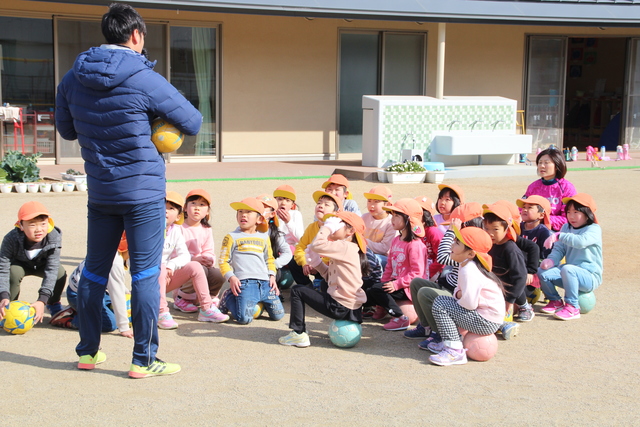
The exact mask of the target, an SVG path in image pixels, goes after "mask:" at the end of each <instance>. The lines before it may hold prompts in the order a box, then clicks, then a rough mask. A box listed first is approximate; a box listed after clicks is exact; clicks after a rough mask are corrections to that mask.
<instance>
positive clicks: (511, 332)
mask: <svg viewBox="0 0 640 427" xmlns="http://www.w3.org/2000/svg"><path fill="white" fill-rule="evenodd" d="M519 330H520V325H518V324H517V323H515V322H505V323H503V324H502V326H500V329H499V331H500V332H502V338H504V339H505V340H510V339H511V338H513V337H515V336H516V335H518V331H519Z"/></svg>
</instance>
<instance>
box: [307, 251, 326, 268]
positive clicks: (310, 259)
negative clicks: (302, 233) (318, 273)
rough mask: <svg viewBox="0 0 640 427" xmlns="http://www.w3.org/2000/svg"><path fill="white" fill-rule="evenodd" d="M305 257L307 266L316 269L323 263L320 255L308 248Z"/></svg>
mask: <svg viewBox="0 0 640 427" xmlns="http://www.w3.org/2000/svg"><path fill="white" fill-rule="evenodd" d="M304 257H305V259H306V260H307V264H308V265H310V266H312V267H315V266H316V265H319V264H320V263H321V262H322V259H321V258H320V255H318V254H317V253H316V252H315V251H313V250H311V249H310V248H308V247H307V249H305V250H304Z"/></svg>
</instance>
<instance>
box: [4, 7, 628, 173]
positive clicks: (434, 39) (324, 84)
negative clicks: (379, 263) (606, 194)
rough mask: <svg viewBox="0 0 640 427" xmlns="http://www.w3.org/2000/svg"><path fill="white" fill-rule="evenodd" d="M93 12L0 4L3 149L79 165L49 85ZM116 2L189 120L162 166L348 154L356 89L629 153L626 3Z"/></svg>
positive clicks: (358, 118) (556, 140) (91, 34)
mask: <svg viewBox="0 0 640 427" xmlns="http://www.w3.org/2000/svg"><path fill="white" fill-rule="evenodd" d="M107 3H108V2H105V1H104V0H66V1H48V0H42V1H27V0H3V1H2V3H1V4H0V57H1V59H2V61H1V62H0V76H1V82H2V84H1V86H0V103H1V104H3V105H4V104H9V105H10V106H12V107H19V108H20V110H19V111H20V114H19V115H17V116H16V115H14V116H16V117H13V116H12V117H8V116H5V117H4V121H2V126H1V128H2V132H1V133H0V137H1V138H2V142H1V149H2V152H6V150H12V149H19V150H23V151H24V152H27V153H31V152H39V153H42V158H41V161H44V162H50V163H57V164H65V163H68V164H74V163H75V164H77V163H79V162H80V152H79V147H78V145H77V143H75V142H70V141H65V140H63V139H61V138H60V136H59V135H58V134H57V132H56V131H55V127H54V110H55V106H54V102H55V90H56V86H57V84H58V82H59V81H60V79H61V78H62V76H63V75H64V74H65V73H66V72H67V70H69V68H70V67H71V65H72V63H73V61H74V59H75V57H76V56H77V55H78V53H80V52H82V51H84V50H87V49H88V48H89V47H91V46H96V45H100V44H102V43H103V42H104V41H103V38H102V34H101V32H100V18H101V16H102V15H103V14H104V13H105V12H106V4H107ZM127 3H129V4H131V5H132V6H134V7H135V8H136V9H137V10H138V11H139V12H140V14H141V15H142V17H143V18H144V19H145V21H146V23H147V28H148V34H147V37H146V40H145V47H146V48H147V50H148V55H149V58H150V59H152V60H156V61H157V65H156V68H155V69H156V71H157V72H159V73H161V74H162V75H164V76H165V77H166V78H167V79H168V80H169V81H170V82H171V83H172V84H174V85H175V86H176V87H177V88H178V89H180V90H181V91H182V92H183V93H184V94H185V96H186V97H187V98H188V99H189V100H190V101H191V102H192V103H193V104H194V105H195V106H196V107H197V108H198V109H199V110H200V111H201V112H202V114H203V116H204V125H203V127H202V131H201V132H200V134H199V135H198V136H196V137H188V138H187V139H186V141H185V143H184V144H183V145H182V147H181V148H180V149H179V150H178V151H177V152H175V153H172V154H170V155H168V156H167V157H168V159H169V161H171V162H216V161H223V162H224V161H251V160H255V161H260V160H288V159H289V160H319V159H341V160H353V159H360V158H361V157H362V96H363V95H424V96H431V97H437V96H440V95H442V94H444V95H445V96H502V97H506V98H510V99H515V100H516V101H517V105H518V109H519V110H524V114H523V115H524V117H525V124H526V132H527V133H529V134H531V135H532V136H533V141H534V147H537V146H547V145H549V144H556V145H557V146H569V147H571V146H574V145H575V146H577V147H578V148H580V149H584V148H585V147H586V146H588V145H593V146H600V145H601V141H603V140H604V139H607V141H613V142H612V143H613V144H614V145H617V144H623V143H628V144H630V145H631V146H632V147H634V148H635V147H638V145H639V144H640V44H639V40H640V26H639V25H638V24H640V1H639V0H618V1H615V0H600V1H595V0H592V1H589V0H582V1H578V0H564V1H563V0H556V1H553V0H537V1H536V0H530V1H508V0H502V1H500V0H494V1H486V0H412V1H410V0H393V1H391V0H389V1H383V0H368V1H355V0H342V1H333V0H323V1H316V0H269V1H263V0H251V1H249V0H247V1H243V0H235V1H212V0H154V1H150V0H132V1H128V2H127ZM0 111H1V110H0ZM0 118H2V117H0ZM484 126H490V124H485V125H484ZM603 138H604V139H603Z"/></svg>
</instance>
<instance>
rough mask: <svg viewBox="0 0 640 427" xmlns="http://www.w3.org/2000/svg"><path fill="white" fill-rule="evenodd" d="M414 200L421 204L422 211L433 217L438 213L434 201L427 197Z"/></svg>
mask: <svg viewBox="0 0 640 427" xmlns="http://www.w3.org/2000/svg"><path fill="white" fill-rule="evenodd" d="M413 200H415V201H416V202H418V203H420V207H422V210H424V211H427V212H429V213H430V214H431V215H434V214H435V213H436V208H435V207H434V205H433V200H431V199H430V198H428V197H427V196H418V197H414V199H413Z"/></svg>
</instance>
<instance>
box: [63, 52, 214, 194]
mask: <svg viewBox="0 0 640 427" xmlns="http://www.w3.org/2000/svg"><path fill="white" fill-rule="evenodd" d="M154 65H155V62H150V61H148V60H147V59H146V58H145V57H144V56H142V55H140V54H139V53H137V52H135V51H133V50H131V49H128V48H122V47H120V46H114V45H103V46H100V47H93V48H91V49H89V50H88V51H86V52H83V53H81V54H80V55H78V58H77V59H76V62H75V64H74V65H73V69H71V70H70V71H69V72H67V74H66V75H65V76H64V78H63V79H62V81H61V82H60V85H59V86H58V94H57V96H56V126H57V129H58V132H60V135H61V136H62V137H63V138H64V139H68V140H74V139H77V140H78V142H79V143H80V147H81V152H82V158H83V159H84V161H85V172H86V173H87V184H88V189H89V202H91V203H100V204H137V203H145V202H151V201H156V200H159V199H163V198H164V197H165V191H166V190H165V188H166V187H165V165H164V159H163V157H162V156H161V155H160V153H159V152H158V150H157V149H156V147H155V146H154V145H153V143H152V142H151V123H150V122H151V120H152V119H153V118H154V117H155V116H159V117H162V118H163V119H165V120H166V121H168V122H169V123H172V124H174V125H175V126H176V127H177V128H178V129H180V131H182V132H184V133H185V134H187V135H195V134H197V133H198V131H199V130H200V125H201V124H202V115H201V114H200V112H199V111H198V110H197V109H196V108H195V107H194V106H193V105H191V103H190V102H189V101H188V100H187V99H186V98H185V97H184V96H182V95H181V94H180V93H179V92H178V90H177V89H176V88H175V87H173V86H172V85H171V84H170V83H169V82H167V80H165V78H164V77H162V76H161V75H160V74H158V73H156V72H155V71H153V67H154Z"/></svg>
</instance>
